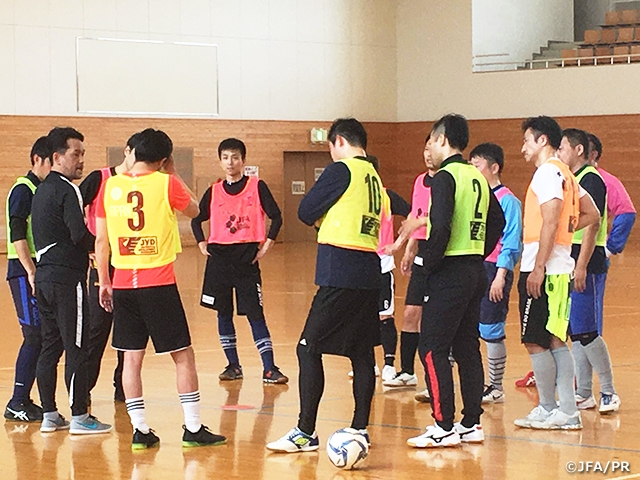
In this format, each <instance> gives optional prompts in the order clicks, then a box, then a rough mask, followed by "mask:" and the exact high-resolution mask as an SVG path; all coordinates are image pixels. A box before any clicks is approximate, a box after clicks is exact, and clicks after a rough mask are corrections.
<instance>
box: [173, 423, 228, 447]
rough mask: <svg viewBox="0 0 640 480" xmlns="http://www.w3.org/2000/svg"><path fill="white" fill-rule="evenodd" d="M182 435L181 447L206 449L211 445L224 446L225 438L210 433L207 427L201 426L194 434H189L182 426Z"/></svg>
mask: <svg viewBox="0 0 640 480" xmlns="http://www.w3.org/2000/svg"><path fill="white" fill-rule="evenodd" d="M182 429H183V430H184V433H183V434H182V446H183V447H206V446H213V445H224V444H225V443H227V438H226V437H223V436H222V435H217V434H215V433H211V431H210V430H209V427H206V426H204V425H202V426H201V427H200V430H198V431H197V432H196V433H191V432H190V431H189V430H187V427H185V426H184V425H183V426H182Z"/></svg>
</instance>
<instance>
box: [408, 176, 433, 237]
mask: <svg viewBox="0 0 640 480" xmlns="http://www.w3.org/2000/svg"><path fill="white" fill-rule="evenodd" d="M425 175H428V173H427V172H425V173H423V174H420V175H418V178H416V180H415V182H414V183H413V193H412V194H411V217H412V218H421V217H428V216H429V208H430V207H431V187H425V186H424V176H425ZM411 238H415V239H417V240H426V238H427V227H420V228H419V229H418V230H416V231H415V232H413V234H412V235H411Z"/></svg>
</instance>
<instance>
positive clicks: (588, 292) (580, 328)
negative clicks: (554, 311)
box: [569, 273, 607, 335]
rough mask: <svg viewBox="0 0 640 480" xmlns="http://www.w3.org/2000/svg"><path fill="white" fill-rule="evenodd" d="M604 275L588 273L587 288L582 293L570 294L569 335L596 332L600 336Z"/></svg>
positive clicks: (605, 278) (605, 277)
mask: <svg viewBox="0 0 640 480" xmlns="http://www.w3.org/2000/svg"><path fill="white" fill-rule="evenodd" d="M606 280H607V274H606V273H588V274H587V286H586V288H585V290H584V292H582V293H578V292H575V291H574V292H572V293H571V310H570V313H569V331H570V332H571V335H580V334H583V333H592V332H598V335H602V309H603V303H604V286H605V282H606Z"/></svg>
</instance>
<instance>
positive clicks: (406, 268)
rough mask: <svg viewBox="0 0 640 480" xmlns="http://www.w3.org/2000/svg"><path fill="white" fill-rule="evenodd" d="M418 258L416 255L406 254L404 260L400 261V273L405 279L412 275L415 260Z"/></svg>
mask: <svg viewBox="0 0 640 480" xmlns="http://www.w3.org/2000/svg"><path fill="white" fill-rule="evenodd" d="M415 258H416V256H415V255H412V254H411V253H410V252H405V253H404V255H403V257H402V260H401V261H400V272H401V273H402V275H404V276H405V277H408V276H410V275H411V265H413V260H414V259H415Z"/></svg>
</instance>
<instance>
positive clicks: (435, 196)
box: [405, 170, 499, 274]
mask: <svg viewBox="0 0 640 480" xmlns="http://www.w3.org/2000/svg"><path fill="white" fill-rule="evenodd" d="M455 194H456V184H455V181H454V179H453V177H452V176H451V174H450V173H449V172H447V171H446V170H440V171H439V172H438V173H436V175H435V176H434V177H433V179H432V180H431V208H430V209H429V217H430V218H431V230H430V231H429V238H428V239H427V245H426V246H427V248H426V254H425V256H424V259H423V261H424V263H423V266H424V270H425V272H426V273H427V274H428V273H429V272H431V271H432V270H433V269H434V268H435V267H436V266H437V265H438V263H440V261H441V260H442V259H443V258H444V252H445V251H446V250H447V245H448V244H449V238H450V237H451V219H452V218H453V210H454V207H455ZM498 208H499V207H498ZM426 219H427V217H424V222H423V224H425V225H426ZM421 220H422V219H421ZM406 222H408V220H407V221H406ZM406 222H405V223H406Z"/></svg>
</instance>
